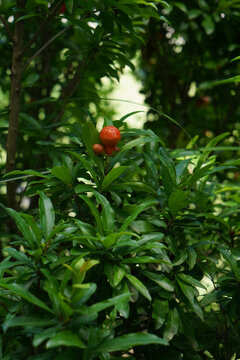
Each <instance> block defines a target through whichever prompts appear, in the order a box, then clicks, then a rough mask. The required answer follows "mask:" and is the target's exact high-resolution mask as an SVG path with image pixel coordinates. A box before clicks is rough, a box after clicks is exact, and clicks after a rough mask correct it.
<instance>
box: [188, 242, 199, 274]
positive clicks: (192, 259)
mask: <svg viewBox="0 0 240 360" xmlns="http://www.w3.org/2000/svg"><path fill="white" fill-rule="evenodd" d="M187 250H188V267H189V270H192V269H193V268H194V266H195V264H196V261H197V253H196V251H195V250H194V249H193V248H192V247H191V246H189V247H188V249H187Z"/></svg>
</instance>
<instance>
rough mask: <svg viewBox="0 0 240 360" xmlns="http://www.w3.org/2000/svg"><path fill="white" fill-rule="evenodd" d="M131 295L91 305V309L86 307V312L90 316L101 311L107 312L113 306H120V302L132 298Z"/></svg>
mask: <svg viewBox="0 0 240 360" xmlns="http://www.w3.org/2000/svg"><path fill="white" fill-rule="evenodd" d="M130 295H131V294H130V293H124V294H122V295H118V296H115V297H113V298H111V299H107V300H104V301H101V302H98V303H96V304H94V305H91V306H89V307H86V308H85V312H86V313H88V314H91V313H95V312H99V311H102V310H105V309H107V308H109V307H111V306H115V305H116V304H118V302H121V301H123V300H125V299H129V298H130Z"/></svg>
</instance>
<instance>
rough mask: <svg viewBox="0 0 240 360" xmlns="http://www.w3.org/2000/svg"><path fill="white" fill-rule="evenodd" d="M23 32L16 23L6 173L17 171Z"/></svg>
mask: <svg viewBox="0 0 240 360" xmlns="http://www.w3.org/2000/svg"><path fill="white" fill-rule="evenodd" d="M25 3H26V0H18V1H17V7H18V8H19V9H23V10H24V6H25ZM22 15H23V12H22V11H19V12H17V14H16V20H17V19H18V18H20V17H21V16H22ZM23 30H24V22H23V21H18V22H16V23H15V30H14V38H13V40H14V41H13V51H12V74H11V89H10V105H9V110H10V113H9V127H8V136H7V164H6V172H10V171H13V170H15V165H16V150H17V134H18V118H19V112H20V92H21V80H22V72H23V64H22V48H23ZM15 195H16V183H15V182H14V181H10V182H8V183H7V204H8V206H9V207H11V208H16V207H17V205H16V196H15Z"/></svg>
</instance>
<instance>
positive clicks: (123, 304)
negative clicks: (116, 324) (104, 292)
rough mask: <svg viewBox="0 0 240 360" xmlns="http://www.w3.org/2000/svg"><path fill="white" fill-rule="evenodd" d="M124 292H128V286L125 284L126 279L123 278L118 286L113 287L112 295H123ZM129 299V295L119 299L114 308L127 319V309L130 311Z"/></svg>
mask: <svg viewBox="0 0 240 360" xmlns="http://www.w3.org/2000/svg"><path fill="white" fill-rule="evenodd" d="M124 294H129V288H128V286H127V283H126V281H124V280H123V281H121V282H120V283H119V286H117V287H115V288H114V289H113V295H114V296H116V295H124ZM129 300H130V299H129V297H125V298H123V299H122V300H119V301H118V302H117V304H116V305H115V308H116V310H117V311H118V312H119V313H120V314H121V316H123V317H124V318H125V319H128V317H129V311H130V306H129Z"/></svg>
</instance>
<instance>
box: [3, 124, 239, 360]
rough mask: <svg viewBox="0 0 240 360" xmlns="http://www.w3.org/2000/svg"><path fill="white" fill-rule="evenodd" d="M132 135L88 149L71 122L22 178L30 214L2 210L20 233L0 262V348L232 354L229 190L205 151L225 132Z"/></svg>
mask: <svg viewBox="0 0 240 360" xmlns="http://www.w3.org/2000/svg"><path fill="white" fill-rule="evenodd" d="M91 124H92V125H90V124H88V125H87V128H88V129H91V128H92V126H93V123H91ZM113 124H114V122H113ZM140 134H141V136H140V137H139V131H137V130H136V131H134V130H133V129H132V130H131V131H128V130H125V131H124V130H122V140H121V144H120V146H121V148H122V150H121V151H120V153H118V154H116V155H114V156H112V157H110V158H105V157H101V156H99V157H97V158H96V155H95V154H94V155H93V154H92V153H91V152H90V151H88V149H90V148H91V145H92V144H91V141H92V143H94V142H95V140H96V137H87V136H86V133H85V134H84V132H83V133H82V137H80V138H79V141H80V142H81V144H82V146H81V147H79V149H78V150H77V149H75V150H74V151H71V152H69V151H68V150H67V151H65V150H64V149H62V150H61V152H59V159H60V158H61V159H62V160H61V161H59V162H58V166H57V167H53V169H52V170H51V169H50V171H49V173H48V174H45V175H44V178H40V177H36V180H35V181H32V182H30V183H29V184H28V187H27V189H26V194H29V195H30V196H32V197H35V196H37V197H39V208H38V210H37V213H35V214H34V215H33V216H31V215H30V214H27V213H23V212H22V213H18V212H16V211H13V210H12V209H6V211H7V212H8V213H9V214H10V215H11V217H12V218H13V219H14V220H15V221H16V224H17V225H18V228H19V231H20V233H19V235H18V236H17V238H16V239H14V240H13V241H12V242H11V244H9V245H10V246H11V247H7V248H4V256H5V258H4V260H3V261H2V263H1V265H0V271H1V282H0V288H1V289H2V290H1V319H2V329H3V333H2V349H3V350H2V351H3V358H8V356H9V354H10V356H11V357H12V358H13V357H14V358H16V359H29V360H30V359H40V358H41V359H48V358H49V357H52V358H53V359H56V360H57V359H62V358H64V357H67V356H68V357H69V358H70V359H78V358H82V359H86V360H87V359H89V360H90V359H111V358H119V359H120V358H124V356H126V354H129V355H130V358H132V359H139V358H140V357H142V356H144V358H146V359H158V358H159V357H161V359H169V358H171V359H179V358H180V357H182V358H185V359H205V358H206V357H205V354H206V353H208V354H211V356H212V357H213V358H214V359H222V358H225V359H231V357H232V356H233V355H234V354H238V352H239V343H238V336H239V324H238V319H239V310H238V301H239V289H238V282H239V277H240V269H239V264H238V257H239V246H238V242H237V238H238V236H239V223H238V220H237V216H236V214H237V213H238V212H239V203H238V197H239V189H238V188H236V187H235V188H234V187H233V188H231V183H227V182H226V181H225V182H224V183H222V182H221V181H220V180H218V177H219V179H220V178H221V176H222V175H223V173H224V172H227V171H229V170H228V169H229V168H230V169H231V168H232V164H231V163H230V162H229V161H228V162H227V163H224V162H223V163H219V162H218V158H217V156H216V152H215V153H214V152H213V151H210V150H209V149H211V147H212V146H215V147H216V150H217V149H218V147H217V146H216V145H217V143H218V142H219V141H222V140H223V139H224V136H226V135H224V136H220V137H218V138H216V139H215V140H212V141H211V142H210V143H209V144H208V145H207V146H206V148H203V149H202V150H198V149H196V150H194V149H192V148H187V149H186V150H184V152H183V151H182V150H180V149H179V150H174V151H168V150H167V149H166V148H164V147H162V145H161V143H162V141H161V139H159V138H158V137H157V136H156V135H155V134H154V133H152V132H151V133H150V132H149V131H144V130H141V131H140ZM133 136H134V139H133ZM149 138H151V139H153V141H145V140H149ZM129 140H130V141H129ZM129 144H130V145H129ZM219 148H221V149H222V147H219ZM54 169H57V171H56V170H54ZM102 169H104V172H102ZM53 170H54V171H53ZM219 172H220V173H219ZM218 173H219V174H218ZM28 174H30V175H31V176H32V177H33V176H35V175H36V174H35V173H32V172H31V171H29V172H26V171H24V172H23V173H22V175H23V176H28ZM66 174H67V175H66ZM18 175H21V172H18ZM14 176H16V173H14ZM70 178H71V181H70ZM66 179H69V181H66ZM229 188H231V191H230V192H226V191H225V189H229ZM206 279H209V280H208V281H210V283H211V287H210V288H209V283H208V282H206ZM206 335H207V336H206ZM216 337H217V339H218V341H216ZM230 344H231V347H229V346H230ZM222 356H223V357H222Z"/></svg>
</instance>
